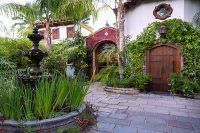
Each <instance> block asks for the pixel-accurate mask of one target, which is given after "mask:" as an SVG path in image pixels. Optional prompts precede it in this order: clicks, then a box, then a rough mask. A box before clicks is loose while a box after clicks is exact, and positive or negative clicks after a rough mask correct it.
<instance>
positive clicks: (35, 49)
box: [18, 27, 47, 86]
mask: <svg viewBox="0 0 200 133" xmlns="http://www.w3.org/2000/svg"><path fill="white" fill-rule="evenodd" d="M28 38H29V39H30V40H31V41H32V42H33V45H32V49H31V50H29V51H28V52H25V53H24V56H26V57H28V58H29V59H30V60H31V66H30V73H26V74H20V75H19V76H18V79H19V80H20V81H22V82H23V83H28V84H30V85H31V86H34V84H35V82H36V81H37V80H38V79H39V78H40V77H41V74H42V72H41V69H40V62H41V61H42V59H43V58H44V57H46V56H47V53H46V52H43V51H42V50H40V49H39V42H40V41H41V40H42V39H43V38H44V37H43V36H42V35H40V34H39V33H38V28H37V27H34V29H33V33H32V34H29V35H28Z"/></svg>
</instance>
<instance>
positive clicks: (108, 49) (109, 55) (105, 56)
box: [98, 43, 118, 65]
mask: <svg viewBox="0 0 200 133" xmlns="http://www.w3.org/2000/svg"><path fill="white" fill-rule="evenodd" d="M117 53H118V50H117V47H116V46H115V45H114V44H110V43H108V44H104V46H103V48H102V50H101V51H100V54H98V61H99V62H102V63H103V62H106V64H107V65H112V63H113V62H115V61H116V60H117Z"/></svg>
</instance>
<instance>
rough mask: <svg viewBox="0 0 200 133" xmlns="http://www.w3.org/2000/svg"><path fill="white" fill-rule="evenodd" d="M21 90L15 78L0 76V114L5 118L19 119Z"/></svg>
mask: <svg viewBox="0 0 200 133" xmlns="http://www.w3.org/2000/svg"><path fill="white" fill-rule="evenodd" d="M20 96H21V89H20V88H19V86H18V84H17V79H16V78H15V77H10V78H7V77H6V75H3V74H1V75H0V105H1V106H0V112H1V113H3V114H4V117H5V118H9V119H13V120H14V119H17V120H18V119H19V118H20V117H21V116H22V114H21V99H20Z"/></svg>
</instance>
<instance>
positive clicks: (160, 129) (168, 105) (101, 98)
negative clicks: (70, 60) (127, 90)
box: [85, 83, 200, 133]
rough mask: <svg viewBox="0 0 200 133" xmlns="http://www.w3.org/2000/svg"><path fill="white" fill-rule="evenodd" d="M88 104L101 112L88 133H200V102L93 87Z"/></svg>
mask: <svg viewBox="0 0 200 133" xmlns="http://www.w3.org/2000/svg"><path fill="white" fill-rule="evenodd" d="M85 101H87V102H90V103H91V104H93V105H94V106H97V107H98V108H99V116H98V118H97V125H96V126H93V127H92V129H91V130H90V131H88V133H200V100H197V99H188V98H181V97H177V96H166V95H156V94H143V93H140V94H136V95H123V94H115V93H108V92H105V91H104V90H103V87H102V86H100V85H99V84H98V83H93V84H92V85H91V87H90V90H89V93H88V95H87V96H86V98H85Z"/></svg>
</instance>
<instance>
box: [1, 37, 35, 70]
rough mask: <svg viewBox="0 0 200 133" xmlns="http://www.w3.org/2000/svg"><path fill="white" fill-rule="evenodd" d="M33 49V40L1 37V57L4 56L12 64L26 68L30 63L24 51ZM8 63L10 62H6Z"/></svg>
mask: <svg viewBox="0 0 200 133" xmlns="http://www.w3.org/2000/svg"><path fill="white" fill-rule="evenodd" d="M30 49H31V42H30V41H29V40H28V39H10V38H0V57H1V59H2V58H4V59H5V60H7V62H10V63H9V64H12V66H16V67H17V68H26V67H27V66H28V64H29V60H28V58H26V57H24V56H23V52H25V51H28V50H30ZM6 64H7V65H8V63H6Z"/></svg>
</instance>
